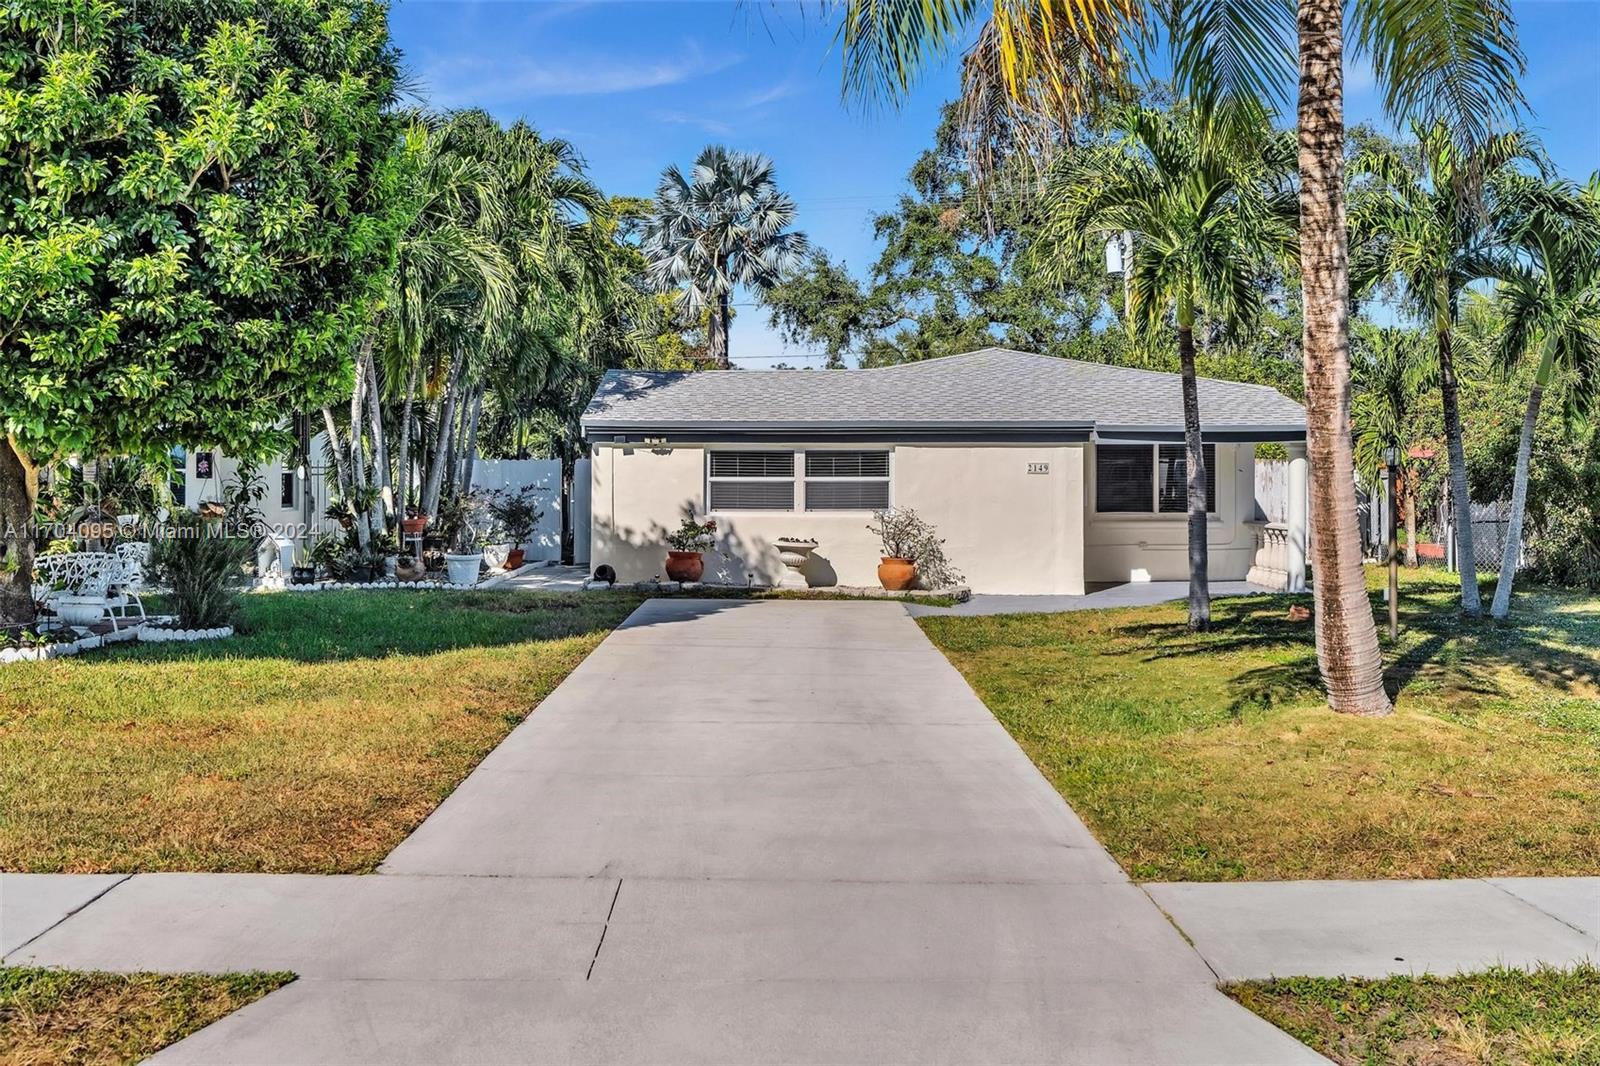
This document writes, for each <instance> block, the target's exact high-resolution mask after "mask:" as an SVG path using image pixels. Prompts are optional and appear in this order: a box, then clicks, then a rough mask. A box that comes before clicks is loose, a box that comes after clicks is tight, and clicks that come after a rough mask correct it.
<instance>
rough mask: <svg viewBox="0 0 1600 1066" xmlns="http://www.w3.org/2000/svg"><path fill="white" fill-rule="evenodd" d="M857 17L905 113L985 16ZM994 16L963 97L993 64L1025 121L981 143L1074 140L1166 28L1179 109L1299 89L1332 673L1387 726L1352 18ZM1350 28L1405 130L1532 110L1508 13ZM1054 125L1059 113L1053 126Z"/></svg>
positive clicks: (1481, 2)
mask: <svg viewBox="0 0 1600 1066" xmlns="http://www.w3.org/2000/svg"><path fill="white" fill-rule="evenodd" d="M842 2H843V4H844V7H845V15H844V20H843V24H842V26H841V28H840V36H841V39H842V42H843V52H844V65H845V85H846V89H847V90H849V91H854V92H856V93H858V94H861V95H866V96H872V97H878V98H885V97H898V96H900V95H903V94H904V93H905V92H906V90H907V89H908V88H909V87H910V84H911V82H912V80H913V78H914V77H915V75H916V74H917V72H918V71H919V70H921V69H922V68H923V67H925V66H926V65H928V64H929V63H930V62H933V61H937V60H938V59H940V58H942V57H944V56H946V55H948V54H949V53H950V52H951V51H952V50H954V49H957V48H961V47H963V46H964V45H965V44H966V42H967V40H968V39H969V37H970V31H971V28H972V27H971V24H972V23H973V22H975V21H977V20H978V19H980V18H982V17H983V14H984V11H985V6H984V5H982V4H979V3H973V2H972V0H842ZM987 11H988V26H989V27H991V28H992V29H993V33H992V34H990V33H989V32H988V31H987V30H986V31H985V32H983V33H980V35H979V40H980V42H982V41H984V40H988V39H992V40H993V42H994V46H993V47H991V48H989V49H988V50H987V51H986V50H984V49H975V50H974V51H973V53H972V55H971V56H969V59H968V62H967V64H966V67H965V69H964V72H963V88H964V91H966V92H968V93H971V92H974V91H975V90H976V88H978V87H982V86H985V85H992V81H990V82H985V81H984V79H983V77H982V74H983V69H982V65H981V63H980V64H979V65H978V67H977V69H976V70H975V66H974V61H975V60H982V61H986V62H987V63H988V65H989V66H991V67H993V68H995V69H997V70H998V72H999V75H1000V80H1001V81H1002V83H1003V85H1004V89H1005V93H1006V96H1007V99H1008V100H1009V103H1010V105H1011V106H1010V107H1009V109H1007V108H970V109H968V110H967V112H966V113H968V114H972V115H975V116H977V118H978V120H979V121H983V120H984V119H985V118H986V116H990V115H994V116H997V130H998V132H996V130H995V129H981V130H977V131H974V132H973V133H972V135H971V138H970V139H971V140H973V141H984V140H990V141H992V140H993V139H994V138H995V137H996V136H1000V137H1003V136H1004V135H1005V132H1006V131H1007V130H1008V129H1014V128H1016V127H1018V126H1019V125H1021V126H1025V125H1027V124H1029V123H1031V122H1035V121H1039V122H1043V123H1044V125H1045V127H1046V128H1047V129H1069V128H1070V127H1071V126H1072V124H1073V122H1074V121H1075V119H1076V118H1077V115H1076V114H1075V113H1074V111H1073V109H1076V108H1082V107H1085V106H1090V105H1092V102H1093V100H1092V96H1091V90H1092V89H1093V88H1094V87H1095V85H1097V84H1098V83H1101V82H1110V83H1112V84H1117V83H1119V82H1120V81H1121V80H1122V79H1123V78H1124V77H1125V74H1126V71H1127V69H1128V67H1129V66H1130V65H1131V64H1132V63H1133V62H1134V61H1135V60H1137V59H1138V58H1139V57H1140V55H1141V53H1142V52H1143V51H1145V50H1147V49H1148V48H1149V47H1150V43H1151V42H1152V41H1154V40H1156V39H1157V38H1158V37H1159V36H1161V35H1157V34H1153V33H1151V32H1149V27H1148V26H1146V25H1145V23H1146V15H1147V13H1156V12H1159V13H1160V14H1161V16H1162V17H1163V18H1164V20H1165V21H1166V23H1167V25H1166V27H1165V29H1166V33H1165V37H1166V39H1167V40H1168V41H1170V42H1171V45H1172V48H1173V60H1174V62H1173V72H1174V74H1175V76H1176V81H1177V87H1178V89H1179V91H1180V92H1181V93H1183V94H1185V95H1187V96H1189V97H1190V98H1192V99H1194V100H1196V101H1197V102H1198V103H1199V104H1200V106H1201V107H1202V108H1204V109H1206V110H1209V111H1213V112H1215V113H1216V114H1218V115H1219V116H1220V117H1221V118H1223V119H1224V120H1226V121H1230V122H1237V123H1239V124H1241V125H1244V126H1248V125H1249V124H1250V122H1251V121H1253V120H1254V118H1253V116H1259V115H1260V113H1261V112H1262V110H1264V109H1270V108H1273V107H1275V106H1278V105H1282V104H1286V103H1287V102H1288V100H1289V94H1288V91H1287V90H1288V86H1290V85H1298V87H1299V91H1298V98H1297V101H1296V118H1297V123H1296V125H1297V131H1296V132H1297V137H1298V141H1299V164H1300V275H1301V287H1302V299H1303V304H1304V316H1303V331H1304V333H1303V335H1304V341H1303V351H1304V353H1305V356H1304V358H1305V381H1306V445H1307V452H1308V455H1309V457H1310V460H1311V487H1310V522H1311V528H1312V530H1313V531H1314V532H1313V537H1312V543H1311V555H1312V561H1313V562H1312V565H1313V567H1314V569H1315V574H1316V584H1315V591H1316V637H1317V664H1318V667H1319V669H1320V671H1321V674H1322V680H1323V684H1324V686H1325V687H1326V689H1327V692H1328V703H1329V705H1330V706H1331V707H1332V708H1333V709H1334V710H1336V711H1345V712H1349V713H1353V714H1387V713H1389V712H1390V711H1391V710H1392V709H1393V708H1392V706H1391V704H1390V702H1389V697H1388V695H1387V694H1386V693H1385V692H1384V688H1383V658H1382V654H1381V652H1380V649H1379V647H1378V632H1377V627H1376V626H1375V625H1374V622H1373V617H1372V609H1371V605H1370V603H1369V601H1368V599H1367V592H1366V583H1365V575H1364V573H1363V571H1362V565H1361V544H1360V537H1359V531H1358V529H1357V527H1356V507H1355V478H1354V459H1353V455H1352V452H1351V441H1350V331H1349V314H1350V312H1349V290H1350V285H1349V281H1350V278H1349V258H1348V249H1347V243H1346V238H1347V233H1346V223H1345V203H1344V60H1345V46H1344V33H1345V22H1346V15H1345V4H1344V2H1343V0H1295V4H1294V6H1293V8H1291V7H1290V6H1289V5H1288V4H1286V3H1284V2H1283V0H1187V2H1185V3H1181V4H1162V5H1158V4H1155V3H1147V2H1146V0H992V3H991V4H990V5H989V6H988V8H987ZM1291 15H1292V16H1293V17H1292V19H1291ZM1349 19H1350V22H1351V25H1352V26H1353V28H1354V30H1355V35H1356V45H1357V50H1358V51H1359V52H1363V53H1365V54H1366V55H1368V56H1369V57H1370V58H1371V60H1372V65H1373V69H1374V72H1375V73H1376V75H1377V78H1378V82H1379V84H1380V85H1381V86H1382V87H1383V89H1384V92H1385V104H1386V106H1387V108H1388V110H1389V111H1390V112H1391V113H1392V114H1394V115H1398V116H1405V117H1410V118H1415V119H1417V120H1419V121H1421V122H1423V123H1424V124H1425V125H1432V124H1434V123H1435V122H1438V121H1444V122H1446V124H1447V125H1449V126H1450V127H1451V129H1452V130H1454V131H1455V133H1456V135H1457V137H1458V139H1459V140H1461V141H1462V142H1463V143H1464V144H1477V143H1480V142H1482V141H1483V140H1484V139H1485V138H1486V137H1487V136H1488V133H1489V130H1490V127H1491V126H1492V124H1493V123H1494V122H1495V120H1496V119H1498V118H1500V117H1502V116H1504V115H1506V114H1507V113H1508V112H1510V111H1512V110H1514V109H1515V107H1516V106H1517V105H1518V103H1519V102H1520V100H1521V97H1520V95H1519V94H1518V91H1517V87H1516V76H1517V75H1518V74H1519V73H1520V72H1521V71H1522V69H1523V63H1522V56H1521V53H1520V51H1519V50H1518V47H1517V43H1516V38H1515V33H1514V22H1513V20H1512V17H1511V12H1510V7H1509V0H1439V2H1438V3H1434V4H1428V5H1420V4H1417V3H1415V2H1413V0H1354V2H1353V3H1351V5H1350V14H1349ZM1040 108H1047V109H1051V110H1050V111H1048V112H1047V113H1045V114H1043V115H1039V114H1038V111H1039V110H1040ZM1039 140H1040V139H1035V141H1034V143H1038V141H1039ZM1043 140H1044V143H1045V144H1046V145H1048V144H1049V143H1050V139H1048V138H1045V139H1043ZM975 158H977V159H980V160H981V159H982V155H981V153H980V154H978V155H977V156H975Z"/></svg>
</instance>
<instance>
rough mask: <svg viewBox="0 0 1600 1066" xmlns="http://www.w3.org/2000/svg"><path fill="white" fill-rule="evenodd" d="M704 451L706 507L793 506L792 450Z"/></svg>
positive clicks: (766, 508) (778, 508)
mask: <svg viewBox="0 0 1600 1066" xmlns="http://www.w3.org/2000/svg"><path fill="white" fill-rule="evenodd" d="M707 454H708V455H709V457H710V458H709V466H708V468H707V477H706V495H707V501H706V505H707V510H710V511H792V510H794V452H778V451H770V452H709V453H707Z"/></svg>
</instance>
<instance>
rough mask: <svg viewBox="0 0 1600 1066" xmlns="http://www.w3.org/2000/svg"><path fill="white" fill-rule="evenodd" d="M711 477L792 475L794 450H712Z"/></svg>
mask: <svg viewBox="0 0 1600 1066" xmlns="http://www.w3.org/2000/svg"><path fill="white" fill-rule="evenodd" d="M710 454H711V476H712V477H794V452H712V453H710Z"/></svg>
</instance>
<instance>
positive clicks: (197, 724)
mask: <svg viewBox="0 0 1600 1066" xmlns="http://www.w3.org/2000/svg"><path fill="white" fill-rule="evenodd" d="M244 600H245V615H244V620H243V625H244V627H245V628H246V630H247V632H246V633H245V635H243V636H240V637H237V638H235V639H233V640H229V641H219V642H215V643H211V644H146V645H122V646H118V647H116V648H113V649H107V650H106V651H105V652H97V653H92V654H89V655H83V656H79V657H77V658H72V659H58V660H51V661H46V662H41V663H26V664H15V665H12V666H8V667H6V668H5V674H4V678H3V684H0V869H4V870H13V871H18V870H20V871H33V872H43V871H68V872H90V871H134V870H233V871H265V872H288V871H303V872H313V873H336V872H360V871H365V870H370V869H372V868H373V867H374V866H375V865H376V864H377V863H378V862H379V860H381V859H382V858H383V856H384V855H386V854H387V853H388V852H389V851H390V850H391V849H392V848H393V847H394V846H395V845H396V844H398V843H399V842H400V841H401V840H402V839H404V837H405V836H406V835H407V834H408V833H409V832H410V831H411V830H412V829H413V828H415V827H416V825H417V824H418V823H419V822H421V821H422V819H423V818H424V817H426V815H427V814H428V812H430V811H431V810H433V808H434V807H436V806H437V805H438V804H439V802H440V801H441V800H442V799H444V797H445V796H447V795H448V794H449V793H450V791H451V790H452V789H454V788H455V786H456V785H457V784H458V783H459V782H460V781H461V779H462V778H463V777H465V776H466V775H467V773H468V772H469V771H470V770H471V769H472V768H473V767H474V766H476V765H477V763H478V762H479V760H481V759H482V758H483V756H484V755H485V754H487V753H488V752H489V751H490V749H492V748H493V747H494V746H495V745H496V744H497V743H499V741H500V740H501V739H502V738H503V737H504V736H505V735H506V733H507V732H509V731H510V730H511V728H512V727H513V726H515V725H516V724H517V723H518V722H520V721H522V719H523V718H524V717H526V716H527V714H528V713H529V712H530V711H532V710H533V709H534V707H535V706H537V705H538V703H539V701H540V700H541V699H543V698H544V696H545V695H546V694H547V693H549V692H550V691H551V690H552V689H553V688H555V686H556V685H557V684H559V683H560V682H561V680H562V679H563V678H565V677H566V676H567V674H568V673H569V672H571V670H572V669H573V668H574V667H575V666H577V665H578V663H579V662H581V661H582V660H583V658H584V656H585V655H587V654H588V653H589V652H590V651H591V650H592V649H593V648H594V647H595V645H597V644H598V643H599V642H600V640H601V639H603V638H604V637H605V635H606V634H607V633H608V632H609V631H610V630H611V629H612V628H613V627H614V626H615V625H616V624H617V623H618V622H619V621H621V620H622V619H623V618H625V617H626V616H627V614H628V612H629V611H631V610H632V609H633V607H635V606H636V605H637V604H638V602H639V601H638V599H637V598H635V597H632V596H629V595H621V594H617V595H607V594H581V593H580V594H566V595H562V594H540V593H529V592H506V593H489V592H483V593H473V594H468V595H462V594H460V593H454V594H452V593H430V592H415V593H410V592H408V593H396V592H366V593H362V592H346V593H332V592H329V593H319V594H317V595H315V596H308V595H289V594H279V595H262V596H247V597H245V598H244Z"/></svg>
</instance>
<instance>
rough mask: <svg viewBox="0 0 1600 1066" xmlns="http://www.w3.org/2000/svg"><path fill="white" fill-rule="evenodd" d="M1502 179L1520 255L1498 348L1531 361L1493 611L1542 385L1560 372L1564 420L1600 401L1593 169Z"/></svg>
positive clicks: (1517, 551)
mask: <svg viewBox="0 0 1600 1066" xmlns="http://www.w3.org/2000/svg"><path fill="white" fill-rule="evenodd" d="M1508 184H1510V185H1511V186H1512V187H1511V188H1509V189H1507V190H1506V196H1505V198H1504V200H1503V201H1502V203H1501V204H1500V205H1499V206H1500V208H1501V210H1502V211H1503V212H1504V224H1505V226H1506V228H1507V230H1508V233H1509V236H1510V238H1511V240H1512V241H1513V242H1514V244H1515V246H1516V247H1517V249H1518V252H1519V256H1518V259H1517V261H1516V263H1515V265H1514V266H1513V268H1512V269H1511V270H1509V271H1508V272H1507V273H1506V275H1505V277H1504V278H1503V280H1502V284H1501V287H1500V292H1499V305H1500V311H1501V314H1502V315H1503V316H1504V326H1503V329H1502V331H1501V334H1500V340H1499V344H1498V348H1497V351H1496V355H1497V356H1498V359H1499V361H1500V363H1501V365H1502V366H1504V367H1507V368H1513V367H1515V366H1517V364H1518V363H1520V362H1522V361H1523V360H1528V361H1531V362H1532V363H1533V364H1534V366H1535V368H1536V369H1535V370H1534V376H1533V385H1532V387H1531V389H1530V390H1529V393H1528V405H1527V411H1526V413H1525V414H1524V416H1523V421H1522V435H1521V437H1520V438H1519V441H1518V445H1517V462H1516V472H1515V475H1514V477H1513V481H1512V489H1511V514H1510V516H1509V519H1508V530H1507V536H1506V543H1505V553H1504V556H1503V558H1502V559H1501V562H1500V581H1499V584H1498V585H1496V586H1495V591H1494V603H1493V604H1492V605H1491V607H1490V609H1489V613H1490V614H1491V615H1493V616H1494V617H1495V618H1504V617H1505V616H1506V615H1507V614H1508V613H1509V612H1510V610H1511V587H1512V582H1513V580H1514V579H1515V577H1516V573H1517V565H1518V563H1520V562H1521V557H1522V524H1523V518H1524V516H1525V514H1526V510H1527V502H1528V479H1529V472H1528V471H1529V463H1530V460H1531V457H1532V454H1533V441H1534V432H1535V430H1536V428H1537V426H1538V422H1539V409H1540V406H1541V405H1542V404H1543V402H1544V397H1545V393H1546V391H1547V390H1549V389H1550V387H1551V385H1552V384H1554V383H1555V381H1556V380H1557V379H1558V378H1559V379H1562V381H1563V384H1564V385H1565V390H1564V395H1565V398H1566V411H1565V414H1566V415H1567V416H1568V420H1569V421H1582V420H1587V419H1588V417H1589V416H1590V415H1592V413H1593V412H1594V411H1595V409H1596V407H1597V406H1600V172H1597V173H1596V174H1595V175H1593V176H1592V177H1590V179H1589V183H1588V185H1586V186H1585V187H1583V188H1582V189H1578V188H1575V187H1574V186H1573V185H1572V184H1571V183H1570V182H1565V181H1561V182H1554V183H1546V182H1543V181H1540V180H1538V179H1534V178H1524V179H1520V180H1516V181H1514V182H1511V183H1508Z"/></svg>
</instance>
